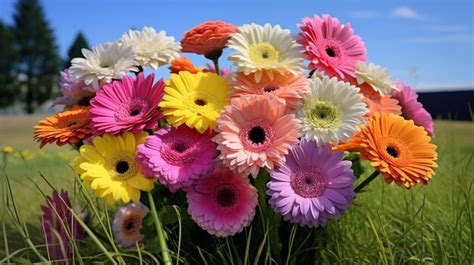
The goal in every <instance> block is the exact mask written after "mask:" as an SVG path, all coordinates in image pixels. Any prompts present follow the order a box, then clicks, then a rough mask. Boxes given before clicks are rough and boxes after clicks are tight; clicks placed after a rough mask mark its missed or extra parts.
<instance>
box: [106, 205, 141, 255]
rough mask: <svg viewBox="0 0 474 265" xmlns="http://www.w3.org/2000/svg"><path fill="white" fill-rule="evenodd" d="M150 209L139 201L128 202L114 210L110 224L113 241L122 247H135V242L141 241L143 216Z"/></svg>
mask: <svg viewBox="0 0 474 265" xmlns="http://www.w3.org/2000/svg"><path fill="white" fill-rule="evenodd" d="M149 211H150V210H149V209H148V207H146V206H145V205H143V204H142V203H140V202H137V203H129V204H127V205H126V206H124V207H121V208H119V209H118V210H117V212H115V218H114V221H113V224H112V229H113V231H114V236H115V241H116V242H117V243H118V244H119V245H121V246H122V247H124V248H130V247H135V244H136V242H141V241H143V238H144V236H143V235H142V234H141V233H140V229H141V228H142V221H143V218H145V216H146V215H147V214H148V212H149Z"/></svg>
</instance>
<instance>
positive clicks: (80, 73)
mask: <svg viewBox="0 0 474 265" xmlns="http://www.w3.org/2000/svg"><path fill="white" fill-rule="evenodd" d="M82 54H83V55H84V58H74V59H72V61H71V64H72V65H71V67H70V70H71V73H72V75H73V76H74V77H76V78H77V79H79V80H83V81H84V83H85V84H86V85H92V86H93V87H94V88H99V87H100V86H99V81H100V82H101V83H102V82H105V83H110V82H112V80H113V79H121V78H122V77H124V76H126V75H127V74H128V73H129V72H130V71H138V69H137V68H136V67H134V64H135V60H134V58H135V50H134V49H133V47H132V46H130V45H124V44H120V43H119V42H108V43H106V44H104V45H100V44H99V45H97V46H95V47H93V48H92V51H91V50H88V49H82Z"/></svg>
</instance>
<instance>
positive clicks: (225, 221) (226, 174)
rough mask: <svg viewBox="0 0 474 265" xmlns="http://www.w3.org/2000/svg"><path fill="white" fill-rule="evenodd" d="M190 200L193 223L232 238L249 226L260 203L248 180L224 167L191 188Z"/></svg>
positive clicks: (208, 230) (189, 190)
mask: <svg viewBox="0 0 474 265" xmlns="http://www.w3.org/2000/svg"><path fill="white" fill-rule="evenodd" d="M187 199H188V204H189V208H188V213H189V214H190V215H191V217H192V219H193V220H194V221H195V222H196V223H197V224H198V225H199V226H200V227H201V228H202V229H204V230H206V231H207V232H209V233H210V234H212V235H216V236H219V237H226V236H232V235H234V234H236V233H238V232H241V231H242V230H243V229H244V227H246V226H248V225H249V224H250V222H252V219H253V217H254V215H255V208H256V206H257V203H258V200H257V199H258V195H257V190H256V189H255V188H254V187H253V186H252V185H251V184H250V182H249V179H248V178H247V177H246V176H243V175H240V174H237V173H234V172H231V171H229V169H228V168H227V167H226V166H224V165H222V164H218V165H216V167H215V169H214V171H213V172H212V173H211V174H210V175H207V176H203V177H202V178H200V179H199V180H198V182H197V183H196V185H194V186H192V187H190V188H189V189H188V190H187Z"/></svg>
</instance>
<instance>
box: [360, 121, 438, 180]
mask: <svg viewBox="0 0 474 265" xmlns="http://www.w3.org/2000/svg"><path fill="white" fill-rule="evenodd" d="M430 140H431V138H430V137H429V136H428V134H427V133H426V131H425V130H424V128H423V127H420V126H416V125H415V123H414V122H413V121H412V120H405V119H403V117H401V116H397V115H394V114H387V113H381V114H375V115H374V116H373V117H372V118H371V119H370V120H369V122H368V124H367V125H366V126H364V127H363V128H362V130H361V133H360V134H359V135H358V136H357V138H355V139H354V140H353V145H352V146H354V145H359V150H360V151H361V153H360V158H361V159H365V160H369V162H370V164H371V165H372V166H373V167H374V168H375V169H376V170H377V171H379V172H380V173H382V175H383V176H384V178H385V181H386V182H388V183H391V182H395V183H396V184H397V185H400V186H404V187H406V188H411V187H412V186H414V185H416V184H417V183H423V184H427V183H428V182H429V181H430V179H431V178H432V176H434V174H435V172H434V168H436V167H437V164H436V162H435V160H436V158H437V153H436V145H434V144H431V143H430Z"/></svg>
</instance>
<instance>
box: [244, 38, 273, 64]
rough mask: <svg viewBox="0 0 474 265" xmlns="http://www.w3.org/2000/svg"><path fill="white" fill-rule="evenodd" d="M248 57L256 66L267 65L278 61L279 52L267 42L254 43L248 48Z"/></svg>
mask: <svg viewBox="0 0 474 265" xmlns="http://www.w3.org/2000/svg"><path fill="white" fill-rule="evenodd" d="M249 56H250V60H252V62H253V63H254V64H256V65H268V64H274V63H278V62H279V61H280V52H279V51H278V50H277V49H275V47H274V46H273V45H271V44H270V43H268V42H262V43H255V44H253V45H252V46H250V49H249Z"/></svg>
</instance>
